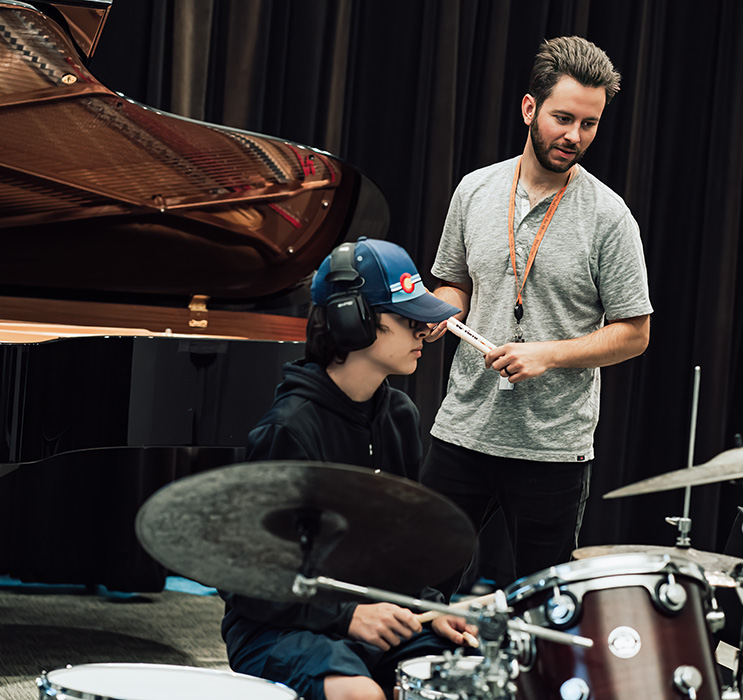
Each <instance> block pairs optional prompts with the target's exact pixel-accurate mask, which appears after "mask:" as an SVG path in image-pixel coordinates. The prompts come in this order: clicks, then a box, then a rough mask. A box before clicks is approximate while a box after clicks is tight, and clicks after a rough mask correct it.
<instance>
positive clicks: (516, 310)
mask: <svg viewBox="0 0 743 700" xmlns="http://www.w3.org/2000/svg"><path fill="white" fill-rule="evenodd" d="M513 315H514V316H515V317H516V323H521V319H522V318H524V305H523V304H522V303H521V302H520V301H519V302H516V306H514V307H513Z"/></svg>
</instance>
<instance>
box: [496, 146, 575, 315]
mask: <svg viewBox="0 0 743 700" xmlns="http://www.w3.org/2000/svg"><path fill="white" fill-rule="evenodd" d="M520 173H521V157H519V159H518V162H517V163H516V172H515V173H514V175H513V184H512V185H511V198H510V200H509V202H508V247H509V249H510V251H511V265H512V266H513V276H514V279H515V281H516V306H515V308H514V314H515V315H516V323H519V322H520V321H521V317H522V316H523V313H524V311H523V300H522V299H521V292H522V291H523V290H524V285H525V284H526V278H527V277H528V276H529V271H530V270H531V266H532V265H533V264H534V258H536V257H537V251H538V250H539V246H540V244H541V243H542V239H543V238H544V234H545V233H546V232H547V227H548V226H549V225H550V221H552V217H553V216H554V215H555V212H556V211H557V205H558V204H559V203H560V200H561V199H562V196H563V195H564V194H565V189H566V188H567V186H568V184H570V180H571V179H572V177H573V173H572V171H571V172H570V175H569V176H568V181H567V182H566V183H565V185H564V186H563V188H562V189H561V190H560V191H559V192H558V193H557V194H556V195H555V197H554V199H553V200H552V201H551V202H550V205H549V208H548V209H547V213H546V214H545V215H544V219H542V224H541V226H540V227H539V231H537V235H536V237H535V238H534V242H533V243H532V244H531V250H530V251H529V257H528V259H527V261H526V269H525V270H524V279H523V280H522V281H521V286H520V287H519V274H518V272H517V271H516V243H515V241H514V234H513V217H514V216H515V214H516V186H517V185H518V183H519V175H520Z"/></svg>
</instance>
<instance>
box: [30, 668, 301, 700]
mask: <svg viewBox="0 0 743 700" xmlns="http://www.w3.org/2000/svg"><path fill="white" fill-rule="evenodd" d="M86 668H95V669H101V668H102V669H109V670H143V669H146V670H148V671H150V670H152V671H154V670H161V671H162V670H166V671H184V670H185V671H188V672H193V671H198V672H199V673H200V674H205V675H213V676H222V677H225V676H229V677H233V678H238V679H240V680H243V679H248V680H251V681H258V682H260V683H262V684H266V685H270V686H271V687H272V688H276V687H278V688H280V689H282V690H286V691H288V692H287V695H290V696H291V697H293V698H298V697H299V694H298V693H297V692H296V691H295V690H292V689H291V688H290V687H289V686H288V685H285V684H284V683H279V682H276V681H271V680H268V679H267V678H260V677H259V676H250V675H248V674H245V673H236V672H235V671H232V670H229V671H228V670H224V669H219V668H205V667H202V666H186V665H181V664H154V663H146V662H117V661H110V662H108V661H103V662H96V663H87V664H74V665H68V666H65V667H64V668H56V669H53V670H52V671H44V672H43V673H42V676H40V677H39V678H37V679H36V683H37V685H39V686H40V687H43V686H46V687H49V688H51V689H53V690H55V691H56V692H58V693H65V694H69V693H70V692H72V693H88V691H87V690H85V689H84V688H72V687H70V686H63V685H61V684H59V683H58V682H54V681H53V679H52V678H51V676H52V675H53V674H62V673H64V672H66V671H79V670H80V669H86ZM72 697H74V696H72Z"/></svg>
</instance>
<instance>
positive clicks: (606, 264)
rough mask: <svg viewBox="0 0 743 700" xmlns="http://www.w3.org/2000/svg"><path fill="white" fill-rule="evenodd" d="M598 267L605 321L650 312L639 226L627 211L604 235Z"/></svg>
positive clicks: (651, 308)
mask: <svg viewBox="0 0 743 700" xmlns="http://www.w3.org/2000/svg"><path fill="white" fill-rule="evenodd" d="M598 269H599V278H598V285H599V294H600V295H601V303H602V305H603V307H604V311H605V313H606V318H607V320H609V321H616V320H618V319H623V318H635V317H637V316H644V315H646V314H650V313H652V312H653V307H652V305H651V303H650V294H649V291H648V276H647V268H646V266H645V256H644V253H643V247H642V240H641V238H640V229H639V227H638V225H637V222H636V221H635V219H634V218H633V217H632V215H631V214H630V213H627V214H626V215H625V216H624V217H623V218H622V219H621V220H620V221H619V223H618V224H617V225H616V227H615V228H614V229H613V230H612V231H611V232H610V234H609V235H607V236H605V237H604V239H603V242H602V245H601V248H600V250H599V259H598Z"/></svg>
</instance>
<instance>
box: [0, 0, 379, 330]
mask: <svg viewBox="0 0 743 700" xmlns="http://www.w3.org/2000/svg"><path fill="white" fill-rule="evenodd" d="M35 4H36V5H37V6H38V8H42V7H46V6H49V5H55V6H56V9H58V10H60V13H63V16H64V20H65V21H64V22H63V23H65V24H67V27H64V28H63V26H61V25H60V24H59V23H58V22H57V21H55V19H53V18H52V16H51V15H53V14H55V13H54V12H51V11H49V14H45V13H44V12H42V11H41V10H40V9H38V8H36V7H33V6H31V5H30V4H26V3H20V2H10V1H8V0H4V1H3V0H0V133H2V134H3V146H2V149H0V244H1V245H2V250H3V255H2V256H1V257H0V295H1V296H5V297H9V296H19V297H24V296H26V297H50V298H57V299H59V298H62V299H67V298H69V299H75V300H86V301H87V300H91V301H99V302H100V301H110V300H115V301H117V302H121V301H122V300H134V301H135V303H136V302H138V303H145V304H146V303H156V302H155V301H152V300H158V301H157V303H160V301H159V300H162V299H165V300H166V303H172V301H173V300H181V299H184V298H185V299H191V298H193V297H194V295H203V296H204V297H208V298H210V299H211V301H210V305H211V306H214V305H219V303H220V302H221V303H223V304H225V305H226V307H228V308H235V305H237V306H238V307H239V305H240V304H243V303H246V302H248V306H247V308H255V307H254V306H252V305H251V302H253V301H254V300H256V299H260V298H262V297H267V296H269V295H275V294H277V293H280V292H282V291H283V290H286V289H288V288H291V287H292V286H293V285H297V284H299V283H300V282H301V281H302V280H304V279H306V277H307V276H308V275H309V274H310V273H311V272H312V271H313V270H314V269H315V268H316V267H317V266H318V265H319V263H320V262H321V261H322V259H323V258H324V257H325V256H326V255H327V254H328V253H329V252H330V250H332V248H333V247H334V246H335V245H337V244H338V243H339V242H341V241H342V240H344V239H347V238H356V237H358V236H359V235H368V236H372V237H383V236H384V235H385V233H386V227H387V221H388V210H387V205H386V203H385V201H384V198H383V197H382V195H381V194H380V192H379V191H378V190H377V188H376V187H374V185H372V184H371V183H370V182H369V181H368V180H367V179H366V178H364V177H363V176H362V175H361V174H360V173H359V172H358V171H356V170H355V169H354V168H352V167H351V166H350V165H349V164H347V163H345V162H344V161H342V160H340V159H338V158H336V157H334V156H332V155H330V154H328V153H325V152H323V151H320V150H318V149H315V148H311V147H308V146H304V145H301V144H298V143H293V142H290V141H286V140H282V139H278V138H273V137H268V136H264V135H261V134H255V133H251V132H248V131H242V130H238V129H229V128H226V127H223V126H218V125H214V124H207V123H203V122H197V121H193V120H189V119H185V118H182V117H178V116H175V115H172V114H166V113H163V112H160V111H157V110H154V109H151V108H149V107H147V106H144V105H142V104H139V103H137V102H135V101H133V100H130V99H128V98H126V97H125V96H123V95H120V94H117V93H115V92H112V91H111V90H109V89H108V88H106V87H105V86H103V85H102V84H101V83H99V82H98V81H97V80H96V78H95V77H94V76H93V75H91V74H90V72H89V71H88V70H87V68H86V66H85V63H84V60H83V58H81V56H80V53H79V51H78V50H77V49H76V46H75V43H74V42H73V41H72V39H71V37H70V35H69V34H68V33H67V30H69V31H70V32H72V34H74V35H75V41H76V43H77V44H78V45H79V48H80V51H82V52H83V55H87V56H89V54H90V52H92V50H93V49H94V48H95V44H96V41H97V37H98V36H99V34H100V29H101V27H102V23H101V24H100V25H98V26H97V28H95V27H93V24H94V22H93V21H92V20H93V15H92V14H89V15H88V17H87V21H84V20H83V19H82V17H83V15H82V14H81V13H76V12H75V10H76V9H81V8H75V7H69V8H66V9H64V8H62V5H64V4H67V5H70V6H72V5H75V6H85V5H87V6H88V7H87V8H85V9H88V10H97V12H98V17H99V19H100V21H101V22H103V21H105V16H106V14H107V8H106V7H105V5H107V4H108V3H101V2H92V3H80V2H78V3H35ZM83 26H85V27H86V29H83V28H82V27H83ZM82 36H88V37H89V38H88V39H87V41H86V40H84V39H82V38H81V37H82ZM167 300H170V301H169V302H168V301H167ZM0 317H3V314H2V310H0Z"/></svg>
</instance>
